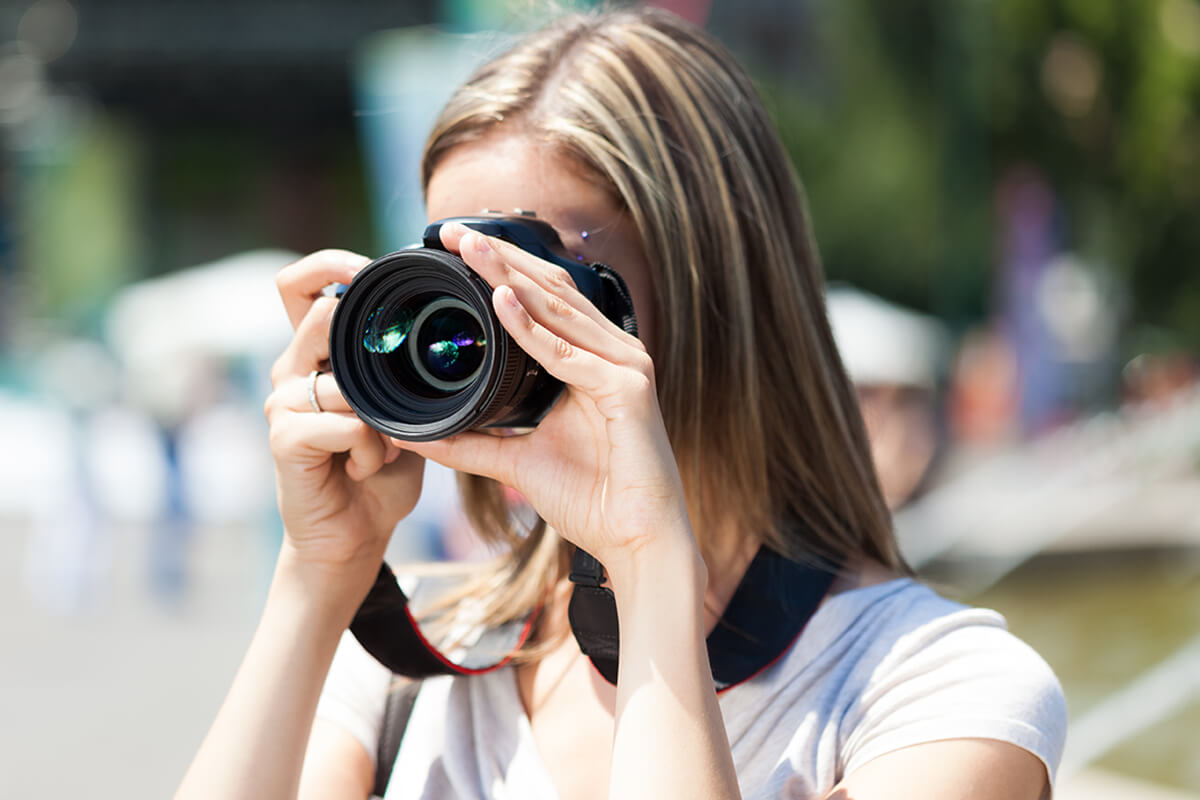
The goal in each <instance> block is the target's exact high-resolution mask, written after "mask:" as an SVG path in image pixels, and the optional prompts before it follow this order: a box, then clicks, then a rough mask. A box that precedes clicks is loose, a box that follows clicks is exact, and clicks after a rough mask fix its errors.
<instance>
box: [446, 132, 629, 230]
mask: <svg viewBox="0 0 1200 800" xmlns="http://www.w3.org/2000/svg"><path fill="white" fill-rule="evenodd" d="M426 205H427V207H428V213H429V218H430V219H431V220H433V219H440V218H442V217H450V216H460V215H465V214H477V213H479V212H480V211H483V210H484V209H489V210H492V211H499V212H503V213H512V212H513V211H514V210H516V209H523V210H526V211H534V212H536V213H537V215H538V217H540V218H541V219H544V220H546V221H547V222H549V223H550V224H551V225H553V226H554V227H555V228H557V229H558V230H559V232H560V233H562V234H563V235H564V236H568V235H570V234H571V233H572V232H575V231H584V230H592V229H599V228H600V227H602V226H603V225H605V224H607V223H610V222H612V220H613V218H614V217H616V216H620V214H621V212H620V209H619V208H618V207H617V204H616V203H614V202H613V200H612V197H611V196H610V194H609V193H608V191H607V187H606V186H604V184H603V183H602V182H601V181H599V180H597V179H596V178H595V176H593V175H591V174H589V173H588V172H587V171H585V170H584V169H583V168H581V167H580V166H579V165H578V164H576V163H575V162H573V161H571V160H570V159H568V158H566V157H564V156H563V155H562V154H561V153H560V152H559V151H558V150H557V149H556V148H555V147H553V146H552V145H550V144H548V143H545V142H540V141H538V140H537V139H535V138H532V137H530V136H525V135H520V134H509V135H492V136H488V137H485V138H483V139H480V140H479V141H476V142H470V143H468V144H464V145H461V146H459V147H456V148H455V149H453V150H451V151H450V152H449V153H448V154H446V156H444V157H443V158H442V160H441V162H440V163H439V164H438V166H437V168H436V169H435V170H434V171H433V174H432V175H431V176H430V179H429V186H428V187H427V189H426Z"/></svg>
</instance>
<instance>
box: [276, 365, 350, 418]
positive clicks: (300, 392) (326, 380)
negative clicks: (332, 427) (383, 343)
mask: <svg viewBox="0 0 1200 800" xmlns="http://www.w3.org/2000/svg"><path fill="white" fill-rule="evenodd" d="M313 390H314V393H315V395H316V398H317V405H318V406H319V407H320V409H321V411H322V412H328V413H333V414H353V413H354V409H352V408H351V407H350V404H349V403H347V402H346V398H345V397H343V396H342V393H341V391H340V390H339V389H338V385H337V381H336V380H335V379H334V377H333V375H331V374H329V373H328V372H322V373H320V374H319V375H317V379H316V381H314V382H313ZM276 408H278V409H283V410H287V411H305V412H312V411H314V410H315V409H313V407H312V403H310V402H309V400H308V375H305V376H304V377H303V378H300V377H296V376H291V377H289V378H288V379H287V380H285V381H282V382H281V383H280V385H279V387H278V388H277V389H276V390H275V391H274V392H272V393H271V395H270V397H268V398H267V417H268V418H270V416H271V413H272V410H273V409H276Z"/></svg>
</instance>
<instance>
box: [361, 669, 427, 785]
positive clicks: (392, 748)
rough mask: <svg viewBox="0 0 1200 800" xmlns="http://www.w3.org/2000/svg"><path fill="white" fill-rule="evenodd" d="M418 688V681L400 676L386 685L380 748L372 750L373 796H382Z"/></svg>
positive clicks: (398, 752)
mask: <svg viewBox="0 0 1200 800" xmlns="http://www.w3.org/2000/svg"><path fill="white" fill-rule="evenodd" d="M420 690H421V681H414V680H411V679H409V678H403V677H400V676H393V677H392V682H391V685H389V686H388V694H387V704H386V705H385V706H384V707H383V727H382V728H381V729H380V731H379V748H378V749H377V750H376V752H375V787H374V788H373V789H372V790H371V793H372V795H373V796H375V797H383V793H384V792H386V791H387V786H388V781H389V780H391V778H392V769H393V768H395V766H396V757H397V756H398V755H399V754H400V743H401V742H402V741H404V732H405V731H406V730H407V729H408V719H409V717H411V716H412V710H413V704H414V703H416V702H417V692H419V691H420Z"/></svg>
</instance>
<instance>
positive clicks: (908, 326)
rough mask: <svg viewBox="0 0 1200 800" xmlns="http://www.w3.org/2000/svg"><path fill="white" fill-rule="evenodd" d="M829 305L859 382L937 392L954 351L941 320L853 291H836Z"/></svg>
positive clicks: (850, 367) (845, 288) (852, 374)
mask: <svg viewBox="0 0 1200 800" xmlns="http://www.w3.org/2000/svg"><path fill="white" fill-rule="evenodd" d="M825 301H826V305H827V307H828V310H829V323H830V325H832V326H833V338H834V341H836V342H837V346H838V351H839V352H840V353H841V355H842V361H843V362H844V363H845V365H846V371H847V372H848V373H849V374H850V379H851V380H852V381H854V383H856V384H858V385H882V384H887V385H899V386H913V387H917V388H923V389H932V388H934V386H935V385H936V383H937V379H938V376H939V375H940V374H941V372H942V370H943V369H944V365H945V363H946V359H947V354H948V349H949V337H948V334H947V332H946V330H945V328H944V326H943V325H942V324H941V323H940V322H939V321H938V320H936V319H934V318H933V317H930V316H927V315H925V314H918V313H917V312H915V311H910V310H908V309H906V308H902V307H900V306H898V305H894V304H893V303H889V302H887V301H886V300H883V299H882V298H879V297H876V296H875V295H871V294H867V293H866V292H862V291H859V290H858V289H853V288H850V287H848V286H832V287H830V288H829V291H828V292H827V293H826V296H825Z"/></svg>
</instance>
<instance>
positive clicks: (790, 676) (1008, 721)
mask: <svg viewBox="0 0 1200 800" xmlns="http://www.w3.org/2000/svg"><path fill="white" fill-rule="evenodd" d="M721 705H722V711H723V712H725V714H726V723H727V726H728V727H729V734H730V740H731V742H732V743H734V748H735V756H737V755H738V754H739V753H740V756H741V764H742V765H743V766H744V767H747V768H749V769H750V771H752V772H753V771H754V770H755V769H756V765H757V767H760V768H761V769H762V770H764V772H763V774H762V776H761V777H762V780H763V786H768V785H774V784H772V783H771V781H772V780H803V781H804V782H805V785H806V786H807V787H808V789H809V790H811V792H815V793H818V794H819V793H820V792H826V791H829V790H830V789H831V788H832V787H833V786H834V785H835V784H837V783H838V782H839V781H840V780H842V779H843V778H844V777H845V776H846V775H848V774H849V773H850V772H851V771H852V770H854V769H856V768H858V767H860V766H861V765H863V764H865V763H867V762H868V761H871V760H872V759H875V758H877V757H878V756H881V755H884V754H886V753H891V752H893V751H896V750H900V749H902V748H906V747H911V746H913V745H917V744H924V743H928V742H936V741H945V740H950V739H963V738H971V739H990V740H996V741H1001V742H1007V743H1010V744H1014V745H1016V746H1018V747H1020V748H1022V749H1024V750H1027V751H1029V752H1030V753H1032V754H1033V755H1034V756H1036V757H1037V758H1038V759H1039V760H1040V761H1042V762H1043V763H1044V764H1045V765H1046V768H1047V772H1048V773H1049V774H1050V775H1051V776H1053V774H1054V770H1055V768H1056V767H1057V764H1058V761H1059V759H1060V758H1061V755H1062V747H1063V741H1064V738H1065V730H1066V704H1065V701H1064V700H1063V695H1062V690H1061V688H1060V687H1059V685H1058V681H1057V679H1056V678H1055V677H1054V673H1053V672H1052V671H1051V669H1050V667H1049V666H1048V665H1047V664H1046V662H1045V661H1044V660H1043V659H1042V658H1041V657H1040V656H1039V655H1038V654H1037V653H1035V652H1034V651H1033V649H1032V648H1030V647H1029V646H1028V645H1026V644H1025V643H1024V642H1022V641H1021V640H1020V639H1018V638H1017V637H1015V636H1013V635H1012V634H1011V633H1010V632H1009V631H1008V630H1007V628H1006V625H1005V622H1004V618H1003V617H1002V616H1001V615H999V614H997V613H996V612H995V611H991V610H987V609H978V608H970V607H968V606H964V605H962V604H960V603H956V602H953V601H951V600H948V599H946V598H944V597H941V596H940V595H938V594H937V593H936V592H934V591H933V590H931V589H930V588H928V587H926V586H924V585H922V584H920V583H918V582H916V581H913V580H909V579H896V580H890V581H886V582H883V583H879V584H877V585H873V586H867V587H863V588H857V589H852V590H849V591H844V592H840V593H838V594H834V595H831V596H830V597H829V598H828V599H827V600H826V601H825V603H824V604H823V605H822V606H821V607H820V608H819V609H818V611H817V613H816V614H814V615H813V618H812V619H811V620H810V621H809V623H808V626H807V627H806V628H805V630H804V632H803V633H802V634H801V636H800V637H799V639H798V640H797V641H796V643H795V644H794V645H793V646H792V647H791V648H790V649H789V650H788V651H787V652H786V653H785V654H784V656H783V657H782V658H781V659H780V660H779V661H778V662H777V663H776V664H775V665H774V666H773V667H772V668H771V669H769V670H767V671H765V672H764V673H762V674H761V675H760V676H759V677H757V678H755V679H754V680H752V681H749V682H747V683H746V684H743V685H741V686H739V687H737V688H735V689H734V690H732V691H730V692H728V693H726V695H725V696H723V697H722V704H721ZM771 743H775V744H774V745H772V744H771ZM764 759H765V760H766V762H769V763H766V762H764V763H759V762H763V760H764ZM778 759H784V760H786V761H787V762H788V763H790V764H792V765H793V766H794V769H795V770H799V771H798V772H796V773H795V774H792V775H791V777H790V778H778V776H776V774H775V772H773V770H774V769H775V767H774V766H773V765H775V764H778V763H779V761H778ZM785 772H789V774H791V773H790V771H788V770H785ZM801 773H803V774H801ZM755 774H757V773H755ZM768 776H772V777H768ZM810 784H811V785H810Z"/></svg>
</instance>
